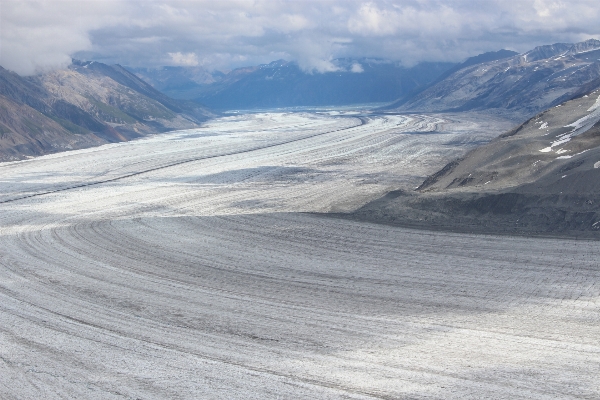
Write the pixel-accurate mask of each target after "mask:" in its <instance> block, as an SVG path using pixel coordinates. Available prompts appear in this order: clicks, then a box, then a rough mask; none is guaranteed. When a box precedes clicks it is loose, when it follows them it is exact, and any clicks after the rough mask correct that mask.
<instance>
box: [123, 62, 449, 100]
mask: <svg viewBox="0 0 600 400" xmlns="http://www.w3.org/2000/svg"><path fill="white" fill-rule="evenodd" d="M334 64H335V66H336V68H337V70H336V71H332V72H325V73H308V72H305V71H303V70H302V69H300V67H299V66H298V64H296V63H293V62H286V61H283V60H279V61H274V62H272V63H270V64H266V65H260V66H253V67H246V68H239V69H235V70H233V71H230V72H228V73H227V74H219V73H213V74H210V75H207V73H206V71H204V72H202V71H200V70H198V69H197V68H196V67H193V68H189V69H186V68H183V67H170V68H168V67H164V68H161V69H155V70H148V69H132V71H133V72H135V73H136V74H137V75H138V76H139V77H141V78H142V79H148V81H149V82H151V83H153V84H154V85H155V87H156V88H158V89H160V90H162V91H164V92H165V93H167V94H168V95H170V96H173V97H179V98H187V99H194V100H196V101H197V102H199V103H202V104H205V105H207V106H209V107H212V108H216V109H252V108H273V107H293V106H320V105H346V104H358V103H375V102H390V101H394V100H396V99H398V98H403V97H405V96H407V95H408V94H410V93H412V92H413V91H415V90H416V89H418V88H421V87H424V86H425V85H427V84H429V83H431V82H433V81H434V80H435V79H436V78H438V77H439V76H440V75H441V74H442V73H444V72H445V71H447V70H448V69H450V68H452V67H453V66H454V65H455V64H452V63H421V64H418V65H416V66H414V67H411V68H406V67H403V66H401V65H399V64H398V63H394V62H391V61H386V60H379V59H366V58H363V59H338V60H334Z"/></svg>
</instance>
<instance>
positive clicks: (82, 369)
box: [0, 113, 600, 399]
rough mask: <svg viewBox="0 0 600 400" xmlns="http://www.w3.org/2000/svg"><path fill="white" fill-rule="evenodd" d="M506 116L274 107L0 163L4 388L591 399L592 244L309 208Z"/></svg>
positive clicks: (353, 195)
mask: <svg viewBox="0 0 600 400" xmlns="http://www.w3.org/2000/svg"><path fill="white" fill-rule="evenodd" d="M505 128H507V124H506V123H505V122H502V121H491V122H490V120H485V119H483V118H481V116H477V115H471V116H460V115H455V116H452V115H446V116H418V115H414V116H401V115H380V116H377V115H361V114H357V115H352V116H350V115H330V114H325V113H323V114H317V113H287V114H282V113H279V114H275V113H272V114H269V113H264V114H251V115H243V116H234V117H228V118H222V119H219V120H214V121H211V122H210V123H208V124H207V125H206V126H205V127H203V128H202V129H196V130H192V131H182V132H174V133H170V134H165V135H159V136H155V137H152V138H148V139H144V140H139V141H135V142H130V143H123V144H117V145H108V146H103V147H100V148H94V149H87V150H81V151H74V152H68V153H61V154H56V155H51V156H44V157H40V158H37V159H32V160H28V161H22V162H16V163H8V164H2V165H0V187H1V188H2V190H1V193H0V210H1V211H0V398H3V399H4V398H6V399H11V398H15V399H21V398H49V399H53V398H98V399H111V398H115V399H117V398H143V399H164V398H182V399H197V398H223V399H231V398H240V399H241V398H243V399H248V398H256V399H265V398H306V399H314V398H444V399H446V398H457V399H458V398H461V399H462V398H511V399H513V398H597V397H598V396H599V395H600V387H599V383H598V379H597V376H598V375H600V345H599V344H598V343H599V342H600V340H599V339H600V323H599V322H600V313H599V307H600V283H599V282H600V268H599V267H598V259H599V258H600V255H599V253H600V248H599V247H598V245H597V242H576V241H569V240H551V239H529V238H522V237H519V238H510V237H493V236H480V235H466V234H465V235H459V234H450V233H441V232H428V231H416V230H408V229H402V228H397V227H390V226H384V225H376V224H369V223H363V222H356V221H349V220H341V219H334V218H324V217H320V216H317V215H315V214H310V213H307V212H327V211H334V212H340V211H350V210H353V209H356V208H357V207H360V206H361V205H363V204H365V203H366V202H368V201H371V200H373V199H375V198H377V197H379V196H381V195H382V194H383V193H385V192H387V191H389V190H392V189H399V188H404V189H408V188H411V187H414V186H416V185H417V184H419V183H420V181H422V179H423V177H425V176H426V175H428V174H431V173H432V172H434V171H436V170H437V169H439V168H440V167H441V166H442V165H444V164H445V163H446V162H448V161H449V160H450V159H452V158H454V157H456V156H458V155H459V154H461V153H464V151H465V150H466V149H468V148H471V147H472V146H474V145H475V144H478V143H481V142H485V141H487V140H489V139H491V138H492V137H495V136H496V135H497V134H498V133H500V132H501V131H502V130H504V129H505Z"/></svg>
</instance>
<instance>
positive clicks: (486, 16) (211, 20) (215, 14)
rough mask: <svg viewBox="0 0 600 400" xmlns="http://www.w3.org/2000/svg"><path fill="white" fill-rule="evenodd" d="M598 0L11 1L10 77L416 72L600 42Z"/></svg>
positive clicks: (6, 40)
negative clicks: (251, 68) (101, 71)
mask: <svg viewBox="0 0 600 400" xmlns="http://www.w3.org/2000/svg"><path fill="white" fill-rule="evenodd" d="M599 17H600V5H599V3H598V0H581V1H575V0H563V1H557V0H522V1H515V0H512V1H509V0H498V1H494V0H488V1H483V0H481V1H473V0H470V1H435V0H405V1H404V0H403V1H398V0H373V1H361V0H329V1H325V0H321V1H311V0H264V1H250V0H248V1H246V0H196V1H153V0H145V1H126V0H103V1H85V0H78V1H60V0H54V1H23V0H19V1H15V0H1V1H0V65H2V66H3V67H4V68H7V69H11V70H13V71H16V72H18V73H20V74H24V75H26V74H32V73H35V72H37V71H43V70H47V69H51V68H57V67H64V66H66V65H68V64H69V63H70V60H71V57H76V58H81V59H86V60H97V61H102V62H106V63H119V64H122V65H129V66H160V65H191V66H203V67H205V68H208V69H229V68H233V67H239V66H245V65H256V64H259V63H267V62H270V61H273V60H277V59H286V60H295V61H297V62H298V63H299V64H300V65H301V66H302V67H303V68H304V69H305V70H309V71H315V72H324V71H329V70H332V69H334V68H335V67H334V66H333V64H332V63H331V60H332V59H334V58H338V57H381V58H387V59H392V60H398V61H402V62H403V63H404V64H406V65H413V64H415V63H417V62H419V61H461V60H464V59H465V58H467V57H470V56H473V55H477V54H480V53H482V52H485V51H492V50H499V49H502V48H506V49H511V50H516V51H519V52H524V51H526V50H529V49H531V48H533V47H535V46H537V45H542V44H551V43H556V42H569V43H570V42H577V41H582V40H585V39H588V38H592V37H593V38H599V39H600V18H599Z"/></svg>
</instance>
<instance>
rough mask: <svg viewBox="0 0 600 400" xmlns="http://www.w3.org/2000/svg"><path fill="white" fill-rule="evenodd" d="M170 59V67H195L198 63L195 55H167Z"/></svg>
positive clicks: (178, 53)
mask: <svg viewBox="0 0 600 400" xmlns="http://www.w3.org/2000/svg"><path fill="white" fill-rule="evenodd" d="M167 54H168V55H169V57H171V63H170V65H182V66H186V67H195V66H197V65H198V64H199V63H198V56H197V55H196V54H195V53H182V52H180V51H178V52H177V53H167Z"/></svg>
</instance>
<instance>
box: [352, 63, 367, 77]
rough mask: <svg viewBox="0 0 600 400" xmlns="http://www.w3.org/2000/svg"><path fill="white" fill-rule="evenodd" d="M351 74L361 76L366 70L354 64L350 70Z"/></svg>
mask: <svg viewBox="0 0 600 400" xmlns="http://www.w3.org/2000/svg"><path fill="white" fill-rule="evenodd" d="M350 72H354V73H357V74H360V73H361V72H365V70H364V68H363V66H362V65H360V64H359V63H354V64H352V68H350Z"/></svg>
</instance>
